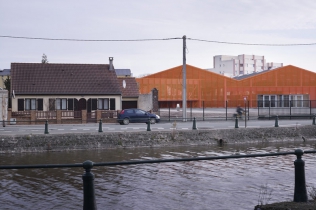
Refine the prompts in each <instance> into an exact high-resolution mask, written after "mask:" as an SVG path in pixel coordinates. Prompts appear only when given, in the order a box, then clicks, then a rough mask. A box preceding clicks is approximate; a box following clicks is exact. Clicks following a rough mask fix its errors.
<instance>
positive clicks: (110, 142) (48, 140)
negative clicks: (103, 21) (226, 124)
mask: <svg viewBox="0 0 316 210" xmlns="http://www.w3.org/2000/svg"><path fill="white" fill-rule="evenodd" d="M313 140H316V126H312V125H311V126H302V127H298V128H296V127H293V128H292V127H278V128H275V127H272V128H260V129H258V128H238V129H222V130H190V131H182V130H181V131H179V130H173V131H168V132H158V131H149V132H148V131H143V132H115V133H114V132H113V133H108V132H106V133H97V132H96V133H81V134H80V133H76V134H38V135H10V136H9V135H1V134H0V153H21V152H44V151H66V150H81V149H110V148H122V147H162V146H163V147H167V146H181V145H183V146H184V145H216V144H236V143H248V142H253V143H259V142H274V141H313Z"/></svg>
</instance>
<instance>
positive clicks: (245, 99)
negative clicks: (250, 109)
mask: <svg viewBox="0 0 316 210" xmlns="http://www.w3.org/2000/svg"><path fill="white" fill-rule="evenodd" d="M244 102H245V111H244V112H245V128H246V127H247V112H246V109H247V98H246V97H244Z"/></svg>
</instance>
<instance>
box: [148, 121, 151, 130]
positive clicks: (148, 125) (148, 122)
mask: <svg viewBox="0 0 316 210" xmlns="http://www.w3.org/2000/svg"><path fill="white" fill-rule="evenodd" d="M147 131H151V129H150V118H148V122H147Z"/></svg>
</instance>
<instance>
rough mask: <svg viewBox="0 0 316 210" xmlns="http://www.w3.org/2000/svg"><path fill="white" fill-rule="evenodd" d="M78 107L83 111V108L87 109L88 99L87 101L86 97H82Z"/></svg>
mask: <svg viewBox="0 0 316 210" xmlns="http://www.w3.org/2000/svg"><path fill="white" fill-rule="evenodd" d="M78 109H79V111H81V110H86V109H87V101H86V99H84V98H81V99H80V100H79V103H78Z"/></svg>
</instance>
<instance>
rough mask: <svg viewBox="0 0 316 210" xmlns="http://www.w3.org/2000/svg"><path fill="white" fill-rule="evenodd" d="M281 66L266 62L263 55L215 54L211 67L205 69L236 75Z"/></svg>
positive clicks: (280, 65) (231, 75)
mask: <svg viewBox="0 0 316 210" xmlns="http://www.w3.org/2000/svg"><path fill="white" fill-rule="evenodd" d="M282 66H283V63H275V62H266V59H265V57H264V56H261V55H244V54H243V55H238V56H231V55H216V56H214V57H213V68H212V69H207V70H209V71H212V72H215V73H218V74H221V75H224V76H227V77H236V76H240V75H245V74H251V73H254V72H260V71H266V70H271V69H275V68H278V67H282Z"/></svg>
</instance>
